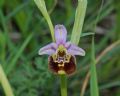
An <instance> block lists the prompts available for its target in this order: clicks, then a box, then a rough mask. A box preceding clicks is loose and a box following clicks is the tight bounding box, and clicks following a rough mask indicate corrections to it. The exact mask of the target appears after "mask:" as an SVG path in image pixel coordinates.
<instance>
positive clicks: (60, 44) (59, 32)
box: [38, 25, 85, 75]
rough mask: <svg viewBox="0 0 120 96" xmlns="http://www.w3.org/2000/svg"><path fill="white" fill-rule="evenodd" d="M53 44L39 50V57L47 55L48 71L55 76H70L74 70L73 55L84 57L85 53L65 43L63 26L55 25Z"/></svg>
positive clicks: (74, 61) (69, 43)
mask: <svg viewBox="0 0 120 96" xmlns="http://www.w3.org/2000/svg"><path fill="white" fill-rule="evenodd" d="M54 31H55V33H54V36H55V42H52V43H50V44H48V45H46V46H44V47H42V48H41V49H40V50H39V53H38V54H39V55H44V54H47V55H49V57H48V63H49V64H48V66H49V69H50V70H51V71H52V72H53V73H55V74H67V75H70V74H72V73H74V72H75V70H76V58H75V55H80V56H85V51H84V50H83V49H82V48H80V47H78V46H76V45H75V44H72V43H71V42H69V41H68V42H66V38H67V30H66V28H65V27H64V25H56V26H55V29H54Z"/></svg>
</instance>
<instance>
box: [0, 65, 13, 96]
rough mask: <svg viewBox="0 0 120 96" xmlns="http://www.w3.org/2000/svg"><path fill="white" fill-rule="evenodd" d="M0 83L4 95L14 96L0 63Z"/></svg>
mask: <svg viewBox="0 0 120 96" xmlns="http://www.w3.org/2000/svg"><path fill="white" fill-rule="evenodd" d="M0 83H1V84H2V86H3V89H4V92H5V95H6V96H14V95H13V92H12V88H11V86H10V84H9V82H8V79H7V77H6V75H5V73H4V71H3V68H2V66H1V64H0Z"/></svg>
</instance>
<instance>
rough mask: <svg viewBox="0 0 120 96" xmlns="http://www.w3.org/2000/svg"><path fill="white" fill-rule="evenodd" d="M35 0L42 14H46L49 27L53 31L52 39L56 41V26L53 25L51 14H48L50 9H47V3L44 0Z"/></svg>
mask: <svg viewBox="0 0 120 96" xmlns="http://www.w3.org/2000/svg"><path fill="white" fill-rule="evenodd" d="M34 1H35V3H36V5H37V7H38V8H39V10H40V11H41V13H42V15H43V16H44V18H45V19H46V21H47V23H48V25H49V28H50V31H51V36H52V39H53V41H54V40H55V39H54V27H53V24H52V21H51V19H50V16H49V14H48V11H47V8H46V5H45V1H44V0H34Z"/></svg>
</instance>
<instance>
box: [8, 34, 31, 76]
mask: <svg viewBox="0 0 120 96" xmlns="http://www.w3.org/2000/svg"><path fill="white" fill-rule="evenodd" d="M32 36H33V34H30V35H29V36H28V37H27V39H26V40H25V42H24V43H23V45H21V47H20V49H18V53H17V54H16V55H15V56H14V58H13V59H12V60H11V62H10V64H9V66H7V69H6V74H8V73H10V72H11V71H12V70H13V68H14V67H15V65H16V62H17V60H18V59H19V57H20V56H21V54H22V52H23V51H24V49H25V47H26V46H27V45H28V43H29V42H30V40H31V39H32Z"/></svg>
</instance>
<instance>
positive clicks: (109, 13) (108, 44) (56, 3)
mask: <svg viewBox="0 0 120 96" xmlns="http://www.w3.org/2000/svg"><path fill="white" fill-rule="evenodd" d="M45 1H46V6H47V9H48V11H49V14H50V16H51V19H52V22H53V24H54V25H56V24H64V25H65V26H66V28H67V30H68V40H70V35H71V31H72V28H73V23H74V15H75V9H76V6H77V0H45ZM101 2H102V1H101V0H88V7H87V13H86V17H85V23H84V27H83V33H85V32H93V31H94V29H95V32H96V35H95V44H96V45H95V49H96V58H97V59H96V60H98V59H99V61H98V63H97V73H98V84H99V91H100V96H120V43H118V40H120V0H104V2H103V6H102V10H101V12H100V14H99V19H98V21H97V25H96V28H94V23H95V22H96V17H97V16H98V12H99V10H100V7H101V4H102V3H101ZM51 41H52V39H51V35H50V30H49V27H48V25H47V22H46V21H45V19H44V18H43V16H42V15H41V13H40V11H39V9H38V8H37V6H36V5H35V3H34V1H33V0H0V63H1V64H2V66H3V68H4V71H5V73H6V74H7V77H8V79H9V82H10V84H11V86H12V88H13V91H14V93H15V96H60V88H59V83H60V82H59V77H58V76H57V75H54V74H52V73H51V72H50V71H49V70H48V61H47V59H48V56H39V55H38V50H39V48H41V47H42V46H44V45H46V44H48V43H50V42H51ZM79 46H80V47H82V48H83V49H85V51H86V56H85V57H77V70H76V73H75V74H74V75H72V76H70V77H68V96H80V93H81V90H82V89H83V87H82V86H83V82H84V80H85V77H86V74H87V72H88V71H89V66H90V58H91V57H90V56H91V55H90V46H91V36H84V37H81V41H80V43H79ZM101 54H102V55H101ZM100 56H101V57H100ZM99 57H100V58H99ZM0 96H5V95H4V92H3V89H2V86H0ZM84 96H90V86H89V82H88V85H87V89H86V91H85V95H84Z"/></svg>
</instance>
